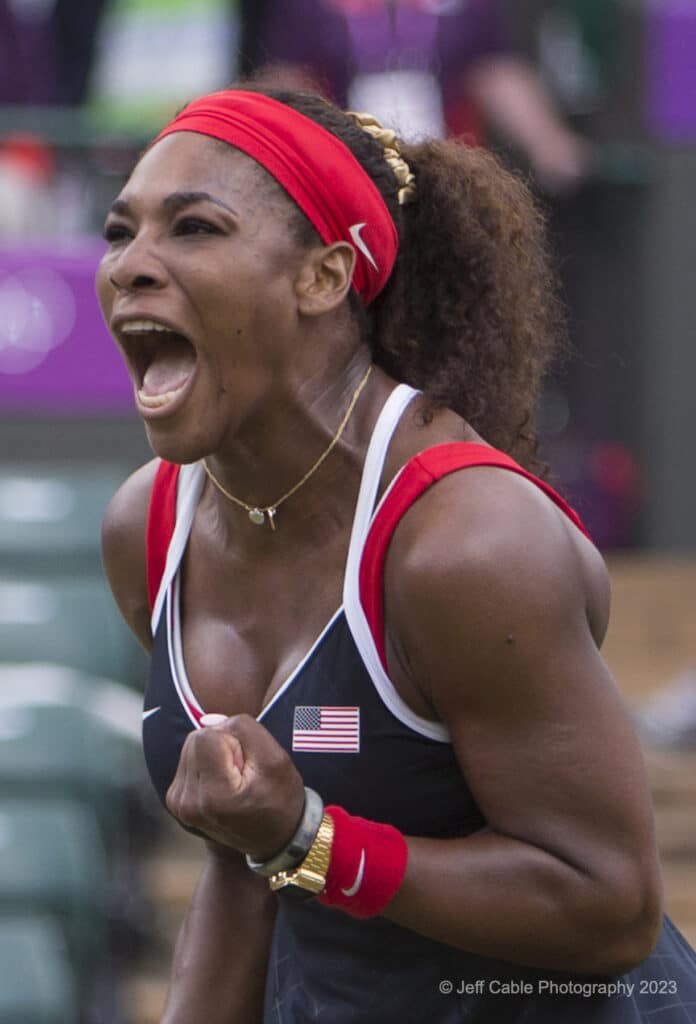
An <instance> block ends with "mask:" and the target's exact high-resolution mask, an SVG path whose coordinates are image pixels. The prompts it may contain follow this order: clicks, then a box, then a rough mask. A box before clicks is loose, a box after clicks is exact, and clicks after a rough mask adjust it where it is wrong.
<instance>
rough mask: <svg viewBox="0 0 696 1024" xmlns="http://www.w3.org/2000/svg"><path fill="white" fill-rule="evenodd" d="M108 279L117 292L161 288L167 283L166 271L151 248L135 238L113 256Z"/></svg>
mask: <svg viewBox="0 0 696 1024" xmlns="http://www.w3.org/2000/svg"><path fill="white" fill-rule="evenodd" d="M108 277H109V282H110V283H111V285H112V287H113V288H115V289H116V291H118V292H134V291H141V290H148V289H155V288H163V287H164V286H165V284H166V281H167V273H166V270H165V268H164V266H163V264H162V262H161V260H159V259H158V258H157V256H156V254H155V252H154V251H153V248H152V246H151V245H149V244H147V243H146V242H145V240H142V241H141V240H140V239H138V238H137V237H136V238H133V239H131V241H130V242H129V243H128V245H126V246H125V247H124V248H123V249H121V251H120V252H119V253H118V255H116V256H115V258H114V260H113V262H112V264H111V266H110V267H109V272H108Z"/></svg>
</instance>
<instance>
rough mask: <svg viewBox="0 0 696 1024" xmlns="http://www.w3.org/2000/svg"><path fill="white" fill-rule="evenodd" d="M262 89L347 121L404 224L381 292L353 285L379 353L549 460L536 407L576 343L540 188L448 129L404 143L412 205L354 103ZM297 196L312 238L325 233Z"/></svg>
mask: <svg viewBox="0 0 696 1024" xmlns="http://www.w3.org/2000/svg"><path fill="white" fill-rule="evenodd" d="M243 88H244V89H246V90H254V91H258V92H261V93H263V94H264V95H267V96H270V97H271V98H273V99H275V100H277V101H278V102H280V103H284V104H286V105H287V106H289V107H292V108H293V109H294V110H296V111H298V112H299V113H301V114H304V115H305V116H306V117H309V118H311V119H312V120H313V121H316V122H317V123H318V124H320V125H321V126H322V127H323V128H325V129H326V130H327V131H330V132H332V133H333V134H334V135H336V136H337V137H338V138H339V139H340V140H341V141H342V142H343V143H344V144H345V145H346V146H347V147H348V149H350V150H351V152H352V153H353V155H354V156H355V158H356V159H357V160H358V162H359V163H360V164H361V166H362V167H363V169H364V170H365V172H366V173H367V174H368V175H369V177H370V178H371V179H372V181H373V182H374V184H375V185H376V186H377V188H378V189H379V191H380V193H381V195H382V197H383V199H384V201H385V203H386V205H387V207H388V209H389V211H390V212H391V214H392V217H393V219H394V222H395V224H396V227H397V231H398V234H399V254H398V257H397V261H396V264H395V267H394V270H393V272H392V275H391V277H390V279H389V281H388V283H387V285H386V287H385V288H384V290H383V291H382V292H381V294H380V295H379V296H378V297H377V298H376V299H375V301H374V302H373V303H372V304H371V305H370V306H369V307H368V308H367V309H365V308H364V307H363V306H362V303H361V302H360V300H359V299H358V298H357V296H356V295H354V294H352V297H351V306H352V309H353V312H354V314H355V315H356V317H358V319H359V321H360V323H361V327H362V330H363V333H364V336H365V338H366V340H367V342H368V344H369V346H370V349H371V351H372V355H373V359H374V361H375V363H377V365H379V366H381V367H382V368H383V369H384V370H385V371H386V372H387V373H389V374H390V375H391V376H392V377H394V378H395V379H397V380H399V381H404V382H406V383H407V384H410V385H412V386H413V387H416V388H419V389H420V390H422V391H423V393H424V395H425V397H426V399H427V400H428V402H427V408H428V411H429V414H430V415H431V414H432V411H433V410H434V409H436V408H438V407H448V408H450V409H452V410H454V411H455V412H457V413H458V414H459V415H460V416H462V417H463V418H464V419H465V420H466V421H467V422H468V423H469V424H470V425H471V426H472V427H473V428H474V430H476V431H477V433H479V434H480V435H481V436H482V437H483V438H484V439H485V440H486V441H488V442H489V443H490V444H492V445H495V446H496V447H498V448H500V449H501V450H503V451H505V452H507V453H508V454H510V455H512V456H513V457H514V458H516V459H517V460H518V461H519V462H521V463H522V464H523V465H526V466H527V467H528V468H534V469H535V470H537V472H538V471H540V469H541V467H542V464H541V463H540V462H539V461H538V460H537V458H536V449H537V438H536V431H535V413H536V407H537V403H538V400H539V396H540V392H541V386H542V383H543V378H544V374H545V371H546V370H547V368H548V366H549V363H550V361H551V358H552V356H553V355H554V352H555V351H556V350H557V349H559V350H560V349H561V348H562V347H563V345H564V343H565V320H564V313H563V306H562V303H561V302H560V300H559V298H558V291H557V285H556V280H555V276H554V274H553V273H552V271H551V269H550V261H549V258H548V247H547V240H546V231H545V220H544V217H543V215H542V213H541V211H540V210H539V208H538V207H537V205H536V203H535V201H534V199H533V197H532V195H531V193H530V191H529V189H528V188H527V186H526V185H525V183H524V182H523V181H522V180H521V178H520V177H519V176H517V175H516V174H514V173H512V172H510V171H508V170H506V169H505V168H504V167H503V166H502V165H501V164H500V162H499V161H498V160H497V159H496V158H495V157H494V156H493V155H492V154H491V153H489V152H487V151H485V150H483V149H480V148H474V147H471V146H468V145H465V144H464V143H462V142H459V141H455V140H449V141H440V140H430V141H425V142H422V143H417V144H407V143H404V142H401V143H400V148H401V153H402V155H403V157H404V159H405V160H406V162H407V163H408V165H409V167H410V169H411V170H412V172H413V173H414V174H415V177H416V184H417V190H418V193H417V199H416V201H415V202H414V203H411V204H409V205H407V206H399V203H398V198H397V194H398V189H399V185H398V182H397V180H396V178H395V176H394V173H393V171H392V170H391V168H390V167H389V165H388V164H387V162H386V161H385V159H384V152H383V149H382V146H381V144H380V143H379V142H377V141H376V140H375V139H374V138H373V137H372V136H371V135H370V134H369V133H367V132H366V131H364V130H363V129H362V128H360V127H359V126H358V125H357V124H356V123H355V121H354V120H353V119H352V118H350V117H349V116H348V115H347V114H346V113H345V112H344V111H342V110H340V109H339V108H338V107H336V106H335V105H334V104H332V103H330V102H328V101H327V100H325V99H323V98H322V97H320V96H318V95H314V94H309V93H299V92H289V91H284V90H280V89H268V88H262V87H259V86H255V85H252V84H251V83H249V82H245V83H244V85H243ZM295 209H296V215H295V216H294V226H295V230H296V236H297V240H298V242H299V243H300V244H312V243H313V242H314V243H316V240H317V237H318V236H317V235H316V233H315V231H314V228H313V227H312V226H311V224H310V223H309V221H308V220H307V219H306V218H305V216H304V214H302V212H301V211H300V210H299V209H298V208H295Z"/></svg>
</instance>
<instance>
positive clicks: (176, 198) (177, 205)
mask: <svg viewBox="0 0 696 1024" xmlns="http://www.w3.org/2000/svg"><path fill="white" fill-rule="evenodd" d="M194 203H213V204H214V205H215V206H219V207H221V208H222V209H223V210H227V212H228V213H231V214H232V215H233V216H234V217H237V216H239V215H238V213H237V211H236V210H234V209H233V208H232V207H231V206H228V205H227V203H224V202H223V201H222V199H218V198H217V196H213V195H211V194H210V192H172V193H171V194H170V195H168V196H165V197H164V199H163V200H162V206H163V207H164V209H165V210H166V211H167V212H168V213H177V212H178V211H179V210H182V209H183V208H184V207H186V206H192V205H193V204H194ZM109 212H110V213H115V214H121V215H126V214H129V213H130V212H131V210H130V206H129V204H128V202H127V201H126V200H125V199H114V201H113V203H112V204H111V207H110V211H109Z"/></svg>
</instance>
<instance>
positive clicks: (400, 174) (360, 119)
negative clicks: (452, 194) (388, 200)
mask: <svg viewBox="0 0 696 1024" xmlns="http://www.w3.org/2000/svg"><path fill="white" fill-rule="evenodd" d="M346 113H347V114H348V117H352V119H353V120H354V121H355V123H356V124H357V125H358V126H359V127H360V128H362V130H363V131H365V132H367V133H368V135H371V136H372V138H373V139H376V140H377V142H379V144H380V146H381V147H382V149H383V150H384V159H385V160H386V161H387V163H388V164H389V166H390V167H391V169H392V171H393V172H394V176H395V177H396V180H397V181H398V183H399V186H400V187H399V193H398V198H399V206H406V204H407V203H412V202H414V201H415V199H416V194H417V192H416V176H415V174H412V173H411V168H410V167H409V166H408V164H407V163H406V161H405V160H404V158H403V157H402V155H401V149H400V148H399V140H398V139H397V137H396V132H395V131H393V129H391V128H385V127H384V125H383V124H381V123H380V122H379V121H378V120H377V118H376V117H373V115H372V114H357V113H356V112H355V111H354V110H347V111H346Z"/></svg>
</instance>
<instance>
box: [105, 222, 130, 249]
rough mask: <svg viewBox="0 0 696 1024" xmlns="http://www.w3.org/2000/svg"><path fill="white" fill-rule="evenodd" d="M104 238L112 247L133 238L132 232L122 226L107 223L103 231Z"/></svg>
mask: <svg viewBox="0 0 696 1024" xmlns="http://www.w3.org/2000/svg"><path fill="white" fill-rule="evenodd" d="M102 236H103V237H104V238H105V239H106V241H107V242H108V243H109V244H110V245H116V244H117V243H118V242H123V241H125V240H126V239H127V238H130V237H131V232H130V231H129V230H128V229H127V228H126V227H124V226H123V225H122V224H115V223H111V224H109V223H107V224H106V225H105V226H104V230H103V231H102Z"/></svg>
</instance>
